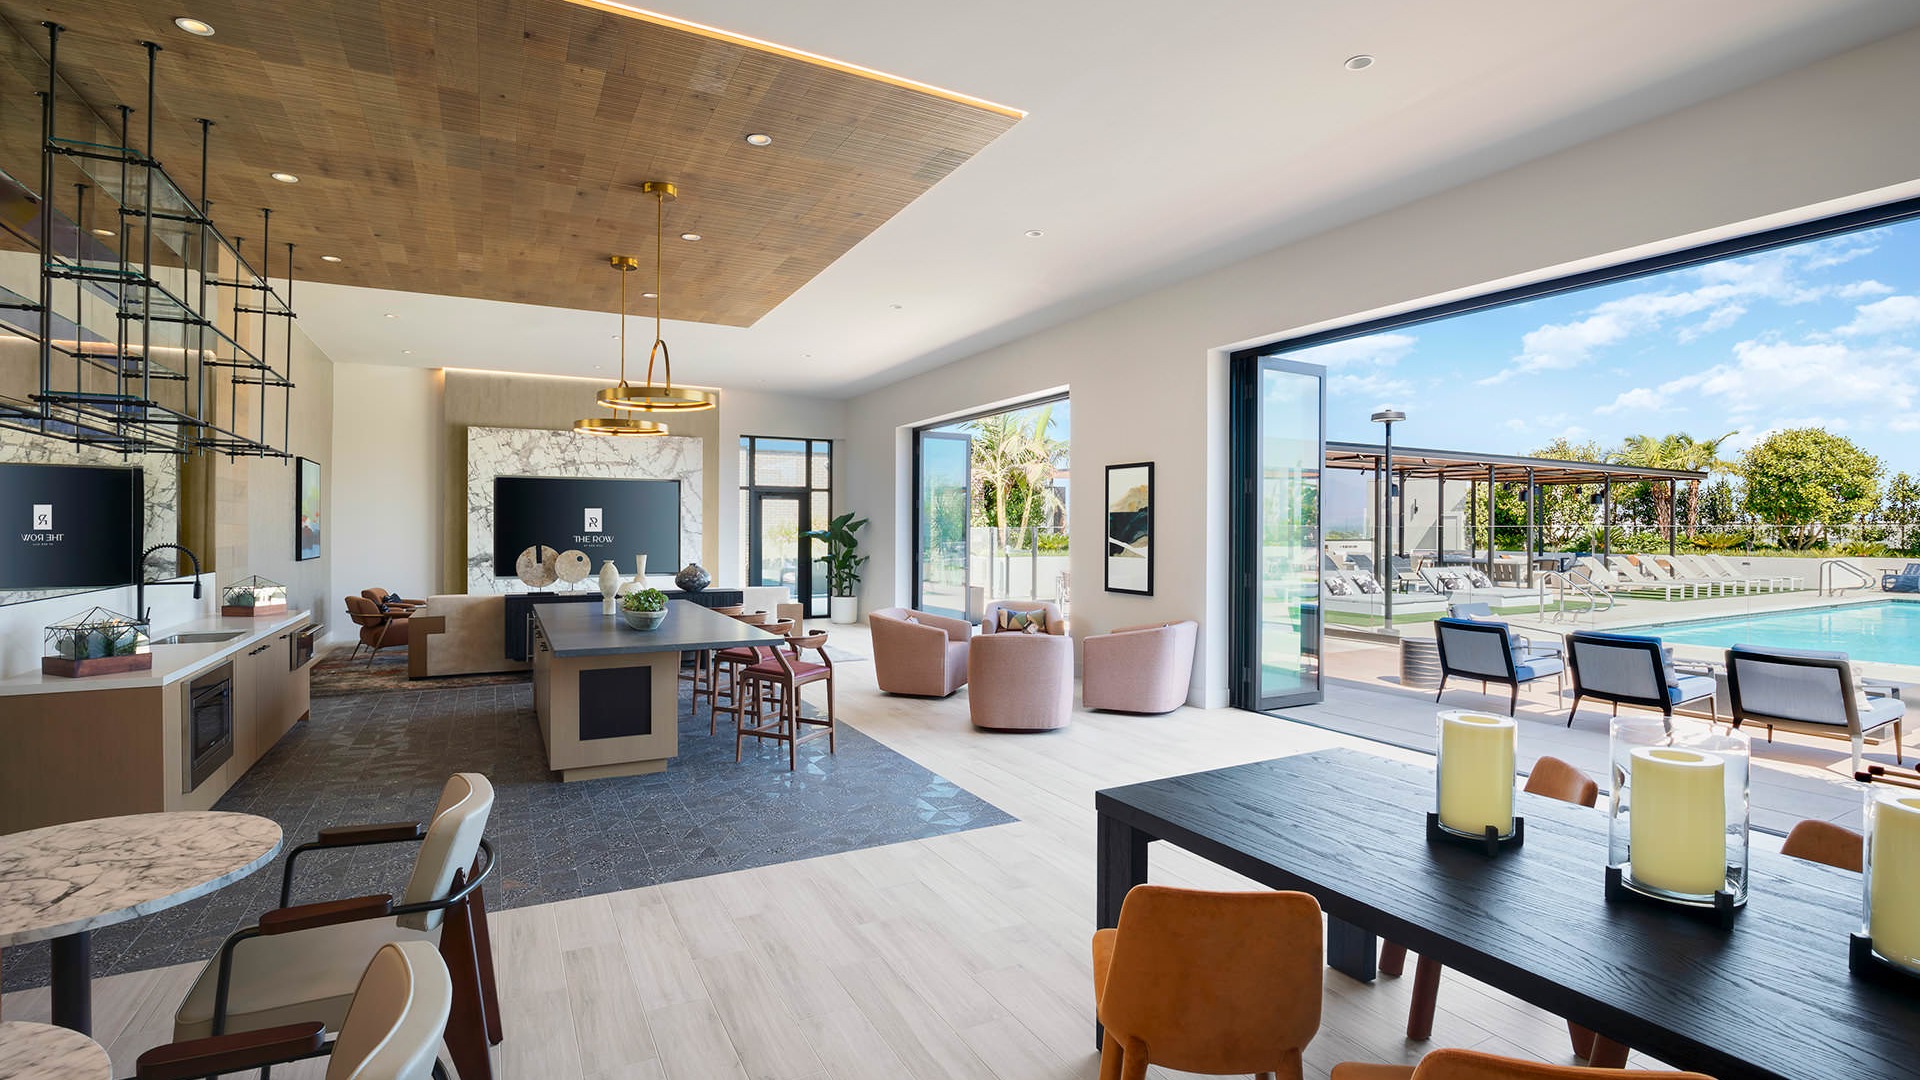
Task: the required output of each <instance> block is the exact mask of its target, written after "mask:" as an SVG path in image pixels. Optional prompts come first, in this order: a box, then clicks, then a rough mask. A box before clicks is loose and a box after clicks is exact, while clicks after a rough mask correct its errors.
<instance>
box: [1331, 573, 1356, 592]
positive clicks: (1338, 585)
mask: <svg viewBox="0 0 1920 1080" xmlns="http://www.w3.org/2000/svg"><path fill="white" fill-rule="evenodd" d="M1352 594H1353V586H1351V585H1349V584H1347V579H1346V578H1337V577H1330V578H1328V579H1327V595H1328V596H1351V595H1352Z"/></svg>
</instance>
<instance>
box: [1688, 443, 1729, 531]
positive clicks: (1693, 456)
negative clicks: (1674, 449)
mask: <svg viewBox="0 0 1920 1080" xmlns="http://www.w3.org/2000/svg"><path fill="white" fill-rule="evenodd" d="M1738 434H1740V432H1739V430H1738V429H1735V430H1733V431H1729V432H1727V433H1726V434H1725V435H1722V436H1720V437H1719V438H1717V439H1696V438H1694V437H1693V436H1691V435H1688V434H1687V433H1686V432H1684V431H1683V432H1681V433H1680V434H1679V435H1677V436H1675V438H1677V439H1679V440H1681V444H1682V453H1681V454H1680V457H1681V460H1683V461H1685V462H1686V464H1685V465H1683V466H1681V468H1684V469H1692V470H1694V471H1695V472H1703V473H1707V474H1708V475H1712V474H1713V473H1723V472H1732V471H1733V469H1734V468H1735V465H1734V463H1733V462H1731V461H1727V460H1725V459H1723V458H1721V456H1720V444H1721V443H1724V442H1726V441H1727V440H1728V439H1731V438H1733V437H1734V436H1735V435H1738ZM1699 531H1700V481H1698V480H1689V481H1687V535H1688V536H1694V535H1696V534H1697V533H1699Z"/></svg>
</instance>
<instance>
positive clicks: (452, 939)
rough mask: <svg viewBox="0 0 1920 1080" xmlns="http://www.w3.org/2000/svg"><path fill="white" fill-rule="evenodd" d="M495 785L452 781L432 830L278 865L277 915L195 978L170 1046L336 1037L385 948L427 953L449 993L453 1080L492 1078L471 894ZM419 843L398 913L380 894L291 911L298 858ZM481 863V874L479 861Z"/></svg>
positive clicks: (363, 832)
mask: <svg viewBox="0 0 1920 1080" xmlns="http://www.w3.org/2000/svg"><path fill="white" fill-rule="evenodd" d="M492 809H493V785H492V784H491V783H489V782H488V781H487V778H486V777H484V776H482V775H480V774H479V773H456V774H454V776H453V777H452V778H451V779H449V780H448V781H447V785H446V787H445V788H444V789H442V791H441V793H440V803H439V805H438V806H437V807H436V808H435V810H434V813H433V819H432V821H431V822H430V823H429V824H427V825H426V826H425V827H424V828H423V827H422V826H420V825H418V824H415V823H412V822H404V823H400V824H389V825H361V826H348V827H345V828H339V829H326V830H322V831H321V833H320V836H319V838H318V839H317V840H315V841H313V842H311V843H307V844H302V845H300V846H299V847H296V848H294V849H293V850H292V851H291V852H290V853H288V855H287V870H286V876H285V878H284V880H283V882H282V886H281V894H280V896H281V906H280V907H279V908H278V909H276V910H274V911H269V912H267V913H266V914H264V915H262V916H260V921H259V923H258V924H256V925H254V926H250V927H247V928H245V929H242V930H238V931H236V932H234V933H233V934H232V935H230V936H229V937H228V938H227V940H226V942H225V943H224V944H222V945H221V947H220V952H219V954H218V955H217V956H215V957H214V958H213V959H212V960H210V961H209V962H208V963H207V966H206V967H205V968H204V969H202V970H201V972H200V976H199V978H198V979H196V980H195V981H194V984H193V987H192V988H191V989H190V990H188V991H187V996H186V999H185V1000H183V1001H182V1002H181V1003H180V1007H179V1009H178V1010H177V1011H176V1012H175V1014H174V1025H173V1032H174V1038H175V1039H176V1040H180V1039H198V1038H205V1037H208V1036H213V1035H223V1034H226V1033H228V1032H233V1031H257V1030H260V1029H263V1028H272V1027H277V1026H281V1025H286V1024H294V1023H303V1022H306V1021H314V1020H317V1021H319V1022H321V1023H322V1024H324V1025H326V1029H327V1030H328V1031H339V1030H341V1024H342V1023H343V1022H344V1020H345V1019H346V1016H347V1012H348V1010H349V1007H350V1006H351V1005H352V1003H353V992H354V987H355V986H356V985H357V983H358V980H359V978H360V974H361V972H363V971H364V970H365V968H366V965H367V963H368V962H369V960H370V959H371V958H372V956H373V954H374V953H376V952H378V951H379V950H380V948H381V946H383V945H386V944H389V943H407V942H417V943H422V944H425V945H426V946H428V947H429V948H433V947H437V948H438V949H439V952H440V955H441V957H442V959H444V960H445V961H446V962H447V968H448V970H449V972H450V973H451V977H452V979H453V984H454V1002H453V1014H452V1020H451V1022H450V1025H449V1027H448V1031H447V1037H446V1038H447V1046H448V1049H449V1051H450V1053H451V1057H452V1059H453V1062H454V1065H455V1066H456V1067H457V1068H458V1069H459V1071H460V1076H461V1077H462V1080H487V1078H489V1077H491V1076H492V1072H491V1063H490V1062H489V1060H488V1054H487V1047H488V1046H489V1045H491V1044H497V1043H499V1041H500V1039H501V1034H502V1033H501V1030H500V1010H499V995H498V993H497V990H496V988H495V985H494V975H493V952H492V944H491V941H490V939H489V936H488V933H487V925H486V907H485V903H484V901H483V900H482V898H481V893H480V885H481V882H482V881H484V880H485V879H486V877H487V875H488V874H490V873H491V872H492V870H493V861H494V860H493V849H492V846H491V845H489V844H488V843H487V842H486V839H485V837H484V835H483V834H484V833H485V831H486V826H487V817H488V814H489V813H490V812H491V811H492ZM416 841H417V842H418V843H419V844H420V850H419V853H418V855H416V856H415V859H414V864H413V874H412V876H411V877H410V878H409V879H408V881H407V886H406V889H405V890H404V891H403V892H402V893H401V894H400V898H399V903H398V904H396V903H395V902H394V898H393V897H392V896H390V895H384V894H383V895H375V896H362V897H358V898H354V899H345V900H327V901H322V902H319V903H306V904H298V905H292V906H289V903H288V902H289V900H290V899H291V897H290V894H291V891H292V884H293V872H294V868H295V865H296V863H297V861H298V859H299V857H300V855H301V854H302V853H304V852H307V851H313V850H320V849H330V848H341V847H360V846H365V845H369V844H386V843H405V842H416ZM483 851H484V852H485V853H486V859H485V861H484V864H483V863H482V862H481V860H480V859H479V855H480V853H481V852H483Z"/></svg>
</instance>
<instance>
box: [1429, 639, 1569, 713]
mask: <svg viewBox="0 0 1920 1080" xmlns="http://www.w3.org/2000/svg"><path fill="white" fill-rule="evenodd" d="M1433 638H1434V642H1435V644H1436V645H1438V647H1439V652H1440V689H1439V690H1438V691H1436V692H1435V693H1434V695H1433V700H1434V701H1435V702H1436V703H1437V702H1439V700H1440V695H1441V694H1444V693H1446V692H1447V680H1448V679H1449V678H1453V677H1455V676H1458V677H1460V678H1463V679H1478V680H1480V682H1481V683H1482V685H1483V686H1484V684H1486V683H1499V684H1500V685H1502V686H1505V687H1508V688H1509V690H1510V693H1509V694H1508V696H1507V715H1508V716H1512V715H1513V713H1514V711H1515V710H1516V709H1517V708H1518V707H1519V705H1520V686H1521V684H1522V683H1529V682H1532V681H1533V680H1535V679H1543V678H1546V677H1547V676H1549V675H1552V676H1554V677H1555V679H1556V680H1559V683H1560V685H1561V687H1562V688H1563V689H1564V687H1565V672H1566V667H1567V665H1566V663H1565V662H1564V661H1562V660H1561V658H1560V657H1558V656H1549V655H1547V654H1545V653H1539V652H1532V651H1528V650H1525V649H1522V648H1521V647H1520V643H1519V642H1518V641H1517V640H1515V639H1514V636H1513V634H1512V632H1511V631H1509V630H1508V629H1507V625H1506V624H1505V623H1497V622H1476V621H1474V620H1472V619H1435V620H1434V622H1433Z"/></svg>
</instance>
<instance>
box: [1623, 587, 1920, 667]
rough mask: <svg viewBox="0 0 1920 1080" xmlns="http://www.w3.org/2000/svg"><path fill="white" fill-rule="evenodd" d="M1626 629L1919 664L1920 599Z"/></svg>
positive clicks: (1675, 640) (1672, 638)
mask: <svg viewBox="0 0 1920 1080" xmlns="http://www.w3.org/2000/svg"><path fill="white" fill-rule="evenodd" d="M1622 632H1623V633H1629V634H1649V635H1653V636H1657V637H1659V638H1660V640H1661V641H1664V642H1665V643H1667V644H1668V645H1708V646H1715V647H1718V648H1722V649H1724V648H1726V647H1727V646H1729V645H1769V646H1773V647H1775V648H1781V649H1828V650H1834V651H1838V652H1844V653H1846V654H1847V656H1848V657H1849V658H1851V659H1854V660H1872V661H1878V662H1880V663H1883V664H1912V665H1916V666H1920V603H1908V602H1905V601H1900V600H1882V601H1880V602H1878V603H1873V604H1848V605H1844V606H1837V607H1823V608H1811V609H1803V610H1800V611H1776V612H1765V613H1761V614H1755V615H1736V616H1732V617H1730V618H1725V619H1706V620H1702V621H1700V622H1687V623H1670V624H1668V625H1665V626H1641V627H1635V628H1633V629H1630V630H1624V631H1622Z"/></svg>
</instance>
